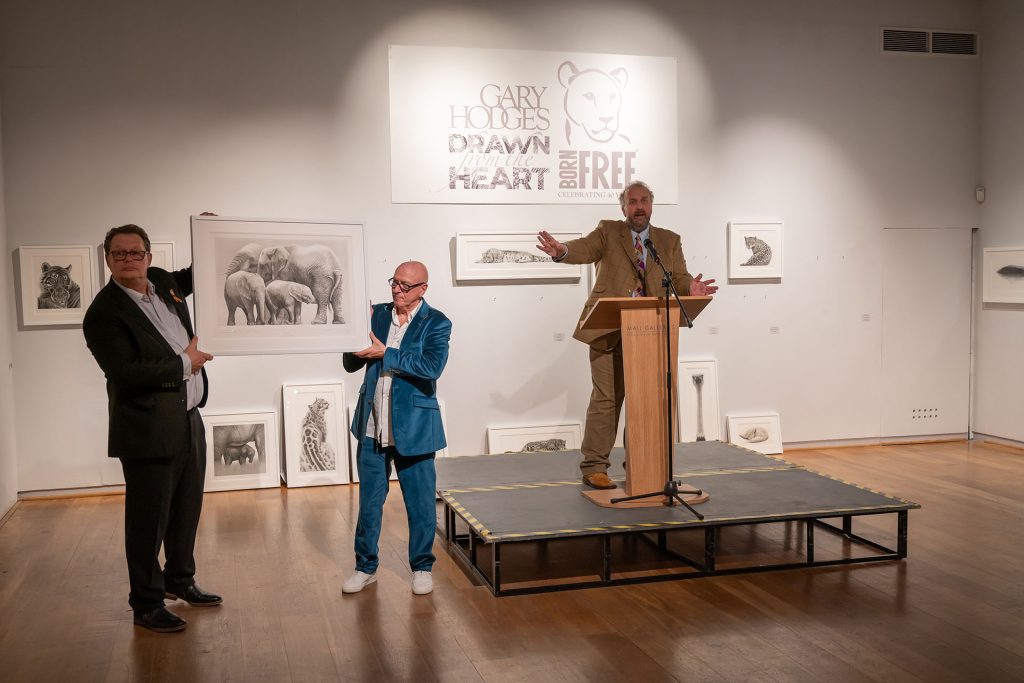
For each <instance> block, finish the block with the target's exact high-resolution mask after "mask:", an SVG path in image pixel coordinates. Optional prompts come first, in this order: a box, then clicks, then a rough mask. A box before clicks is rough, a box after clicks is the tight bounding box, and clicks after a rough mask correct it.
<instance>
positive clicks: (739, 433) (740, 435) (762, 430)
mask: <svg viewBox="0 0 1024 683" xmlns="http://www.w3.org/2000/svg"><path fill="white" fill-rule="evenodd" d="M728 423H729V443H734V444H736V445H737V446H743V447H744V448H749V449H751V450H753V451H757V452H758V453H764V454H765V455H773V454H776V453H781V452H782V424H781V423H780V422H779V414H778V413H767V414H765V415H749V416H734V415H730V416H729V418H728Z"/></svg>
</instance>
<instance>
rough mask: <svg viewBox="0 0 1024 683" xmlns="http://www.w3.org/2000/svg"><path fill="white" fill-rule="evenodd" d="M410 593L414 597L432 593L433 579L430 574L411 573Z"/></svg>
mask: <svg viewBox="0 0 1024 683" xmlns="http://www.w3.org/2000/svg"><path fill="white" fill-rule="evenodd" d="M412 592H413V594H414V595H426V594H427V593H433V592H434V577H433V576H431V574H430V572H413V573H412Z"/></svg>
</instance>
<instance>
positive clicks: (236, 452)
mask: <svg viewBox="0 0 1024 683" xmlns="http://www.w3.org/2000/svg"><path fill="white" fill-rule="evenodd" d="M265 440H266V436H265V435H264V433H263V425H261V424H240V425H225V426H219V425H215V426H214V427H213V457H214V459H215V460H222V461H223V462H224V464H225V465H229V464H231V462H232V461H233V460H238V462H239V464H242V459H241V458H240V457H239V456H241V455H243V454H244V455H245V456H247V457H248V458H249V460H250V461H251V460H252V454H251V453H250V452H249V449H251V448H252V446H249V445H248V444H250V443H251V444H255V446H256V453H257V454H258V456H259V459H260V462H265V461H266V459H267V450H266V443H265Z"/></svg>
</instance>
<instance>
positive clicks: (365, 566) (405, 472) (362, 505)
mask: <svg viewBox="0 0 1024 683" xmlns="http://www.w3.org/2000/svg"><path fill="white" fill-rule="evenodd" d="M392 465H393V466H394V467H395V469H396V470H397V471H398V483H399V485H400V486H401V487H402V498H403V499H404V500H405V512H406V516H407V517H408V520H409V566H410V567H412V570H413V571H414V572H415V571H427V572H429V571H430V569H431V567H433V566H434V560H435V559H436V558H435V557H434V553H433V552H431V549H432V548H433V546H434V532H435V531H436V530H437V507H436V503H435V501H436V500H437V473H436V471H435V470H434V454H433V453H427V454H425V455H399V454H398V451H396V450H395V449H394V447H393V446H388V447H387V448H383V449H382V448H381V447H380V442H378V441H377V440H376V439H375V438H373V437H371V436H364V437H363V438H362V439H361V440H360V441H359V450H358V451H357V453H356V467H357V468H358V469H359V522H358V523H357V524H356V542H355V550H356V570H357V571H361V572H365V573H367V574H373V573H374V572H376V571H377V565H378V564H379V560H380V558H379V557H378V554H377V552H378V548H377V543H378V541H379V540H380V524H381V519H382V518H383V516H384V500H385V499H386V498H387V496H388V478H389V477H390V476H391V467H392Z"/></svg>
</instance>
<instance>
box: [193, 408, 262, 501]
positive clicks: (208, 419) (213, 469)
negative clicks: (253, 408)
mask: <svg viewBox="0 0 1024 683" xmlns="http://www.w3.org/2000/svg"><path fill="white" fill-rule="evenodd" d="M203 423H204V424H205V425H206V490H207V491H234V490H238V489H263V488H270V487H273V486H280V485H281V458H280V454H279V453H278V439H277V413H276V412H267V413H220V414H208V415H203Z"/></svg>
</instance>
